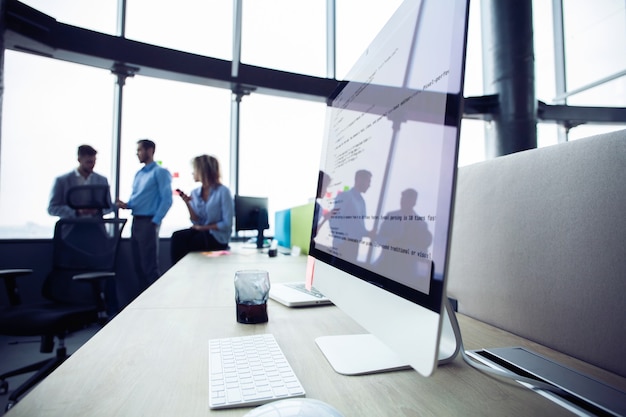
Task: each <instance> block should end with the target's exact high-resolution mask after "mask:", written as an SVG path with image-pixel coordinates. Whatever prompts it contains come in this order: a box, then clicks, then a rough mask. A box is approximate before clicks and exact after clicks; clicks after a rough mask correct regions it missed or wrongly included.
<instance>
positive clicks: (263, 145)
mask: <svg viewBox="0 0 626 417" xmlns="http://www.w3.org/2000/svg"><path fill="white" fill-rule="evenodd" d="M325 117H326V105H325V104H324V103H315V102H309V101H304V100H294V99H286V98H280V97H273V96H266V95H262V94H253V95H251V96H246V97H244V99H243V101H242V102H241V121H242V123H241V128H240V129H241V133H240V137H241V139H240V157H239V191H240V194H241V195H249V196H258V197H268V203H269V209H268V211H269V220H270V228H271V230H273V227H274V213H275V212H276V211H278V210H283V209H287V208H289V207H293V206H298V205H302V204H306V203H308V202H310V201H312V200H313V199H314V198H315V189H316V186H317V177H318V171H319V167H320V158H321V155H322V142H323V138H324V136H323V135H324V121H325ZM270 232H271V231H270Z"/></svg>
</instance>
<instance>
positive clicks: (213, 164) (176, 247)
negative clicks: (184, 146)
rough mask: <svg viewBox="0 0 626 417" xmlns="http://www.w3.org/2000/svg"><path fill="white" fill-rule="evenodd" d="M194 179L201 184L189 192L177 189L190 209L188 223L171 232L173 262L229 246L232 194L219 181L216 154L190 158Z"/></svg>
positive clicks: (232, 210) (232, 209) (232, 208)
mask: <svg viewBox="0 0 626 417" xmlns="http://www.w3.org/2000/svg"><path fill="white" fill-rule="evenodd" d="M192 166H193V179H194V181H196V182H201V183H202V185H201V186H200V187H198V188H195V189H193V190H192V191H191V193H190V194H189V195H187V194H185V193H184V192H182V191H181V190H176V191H177V192H178V195H179V196H180V198H181V199H182V200H183V202H184V203H185V205H186V206H187V209H188V210H189V219H190V220H191V224H192V225H191V227H190V228H189V229H184V230H178V231H176V232H174V233H173V234H172V240H171V248H170V249H171V257H172V264H175V263H176V262H178V261H179V260H181V259H182V258H183V257H184V256H185V255H186V254H187V253H189V252H193V251H213V250H224V249H228V243H229V242H230V236H231V233H232V225H233V212H234V207H233V198H232V195H231V193H230V190H229V189H228V187H226V186H225V185H223V184H222V183H221V181H220V177H221V175H220V167H219V162H218V160H217V158H215V157H214V156H210V155H200V156H196V157H195V158H194V159H193V160H192Z"/></svg>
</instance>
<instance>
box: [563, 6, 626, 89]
mask: <svg viewBox="0 0 626 417" xmlns="http://www.w3.org/2000/svg"><path fill="white" fill-rule="evenodd" d="M624 16H626V3H625V2H624V0H597V1H593V2H591V1H586V0H568V1H564V2H563V20H564V26H565V59H566V71H567V89H568V90H575V89H577V88H580V87H582V86H585V85H587V84H590V83H592V82H594V81H597V80H600V79H602V78H605V77H607V76H610V75H613V74H616V73H618V72H620V71H623V70H624V69H626V53H623V51H626V20H625V19H624ZM619 51H622V52H621V53H620V52H619Z"/></svg>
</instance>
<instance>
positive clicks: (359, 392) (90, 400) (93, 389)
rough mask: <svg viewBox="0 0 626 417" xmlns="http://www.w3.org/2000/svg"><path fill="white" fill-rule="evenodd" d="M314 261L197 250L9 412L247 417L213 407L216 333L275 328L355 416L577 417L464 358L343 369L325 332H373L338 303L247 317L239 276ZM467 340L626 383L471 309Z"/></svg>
mask: <svg viewBox="0 0 626 417" xmlns="http://www.w3.org/2000/svg"><path fill="white" fill-rule="evenodd" d="M305 262H306V258H305V257H288V256H282V255H281V256H279V257H276V258H269V257H268V256H267V255H263V254H259V253H257V252H256V251H255V250H250V251H246V250H241V251H240V253H233V254H231V255H226V256H222V257H218V258H210V257H207V256H203V255H201V254H190V255H188V256H187V257H185V258H184V259H183V260H182V261H181V262H179V263H178V264H177V265H176V266H175V267H173V268H172V269H171V270H169V271H168V272H167V273H166V274H164V275H163V277H161V278H160V279H159V280H158V281H157V282H156V283H155V284H154V285H153V286H152V287H150V288H149V289H148V290H146V292H144V293H143V294H142V295H140V296H139V297H138V298H137V299H136V300H135V301H134V302H133V303H132V304H130V305H129V306H128V307H127V308H126V309H124V311H122V312H121V313H120V314H119V315H118V316H117V317H116V318H115V319H114V320H112V321H111V322H110V323H109V324H107V325H106V326H105V327H104V328H103V329H102V330H101V331H99V332H98V333H97V334H96V335H95V336H94V337H93V338H92V339H91V340H89V341H88V342H87V343H86V344H85V345H84V346H83V347H81V348H80V349H79V350H78V351H77V352H76V353H75V354H74V355H72V357H70V358H69V359H68V360H67V361H66V362H65V363H64V364H63V365H62V366H61V367H59V368H58V369H57V370H56V371H55V372H54V373H53V374H52V375H50V376H49V377H48V378H47V379H46V380H44V381H43V382H42V383H41V384H39V385H38V386H37V387H36V388H35V389H34V390H33V391H32V392H31V393H30V394H28V395H27V396H26V397H25V398H24V399H23V400H22V401H20V402H19V403H18V404H17V405H16V406H15V407H14V408H13V409H12V410H10V411H9V413H8V414H7V416H9V417H17V416H28V417H32V416H77V417H85V416H90V417H96V416H106V417H111V416H125V417H127V416H133V417H136V416H151V417H153V416H168V417H171V416H181V417H182V416H184V417H194V416H207V415H222V416H241V415H243V414H245V413H246V412H248V411H249V410H250V409H249V408H240V409H231V410H219V411H211V410H210V409H209V405H208V380H207V376H208V372H207V369H208V361H207V358H208V352H207V351H208V343H207V341H208V340H209V339H210V338H217V337H229V336H236V335H248V334H256V333H266V332H269V333H273V334H274V335H275V336H276V339H277V341H278V343H279V344H280V346H281V347H282V349H283V351H284V352H285V355H286V356H287V358H288V359H289V361H290V362H291V365H292V366H293V368H294V370H295V372H296V374H297V375H298V377H299V378H300V380H301V382H302V384H303V386H304V387H305V389H306V391H307V396H308V397H309V398H317V399H320V400H323V401H326V402H328V403H330V404H332V405H334V406H335V407H336V408H337V409H339V410H340V411H341V412H342V413H343V414H344V415H345V416H346V417H349V416H393V417H398V416H416V415H420V416H429V415H432V416H453V415H463V416H485V415H497V416H502V415H507V416H515V415H520V416H521V415H523V416H529V415H550V416H557V415H569V413H568V412H567V411H566V410H565V409H563V408H561V407H559V406H557V405H555V404H554V403H552V402H550V401H548V400H546V399H545V398H543V397H541V396H540V395H538V394H536V393H533V392H531V391H530V390H527V389H525V388H522V387H521V386H519V385H517V384H514V383H507V382H502V381H500V380H497V379H494V378H492V377H489V376H487V375H484V374H482V373H480V372H478V371H476V370H474V369H472V368H471V367H469V366H468V365H466V364H465V363H464V362H463V361H462V360H461V359H460V358H457V359H456V360H455V361H454V362H453V363H451V364H448V365H445V366H443V367H440V368H439V369H438V370H437V371H436V372H435V374H434V375H433V376H432V377H430V378H423V377H421V376H420V375H419V374H418V373H417V372H414V371H400V372H392V373H385V374H376V375H367V376H356V377H355V376H353V377H350V376H344V375H339V374H337V373H335V372H334V371H333V370H332V368H331V367H330V365H329V364H328V363H327V362H326V359H325V358H324V357H323V355H322V353H321V352H320V351H319V350H318V348H317V346H316V344H315V342H314V339H315V338H316V337H318V336H322V335H329V334H348V333H361V332H362V329H361V328H360V326H358V325H357V324H356V323H355V322H354V321H353V320H352V319H350V318H349V317H347V316H346V315H345V314H344V313H342V312H341V311H340V310H339V309H338V308H336V307H334V306H329V307H328V306H327V307H315V308H307V309H289V308H286V307H283V306H282V305H280V304H277V303H275V302H273V301H270V304H269V306H268V312H269V322H268V323H266V324H259V325H245V324H238V323H237V322H236V320H235V305H234V287H233V277H234V273H235V271H236V270H238V269H244V268H262V269H267V270H268V271H269V272H270V279H271V280H272V281H274V282H278V281H293V280H300V279H303V277H304V271H305ZM459 321H460V324H461V329H462V332H463V336H464V341H465V345H466V348H468V349H473V348H479V347H490V346H491V347H493V346H510V345H522V346H527V347H529V348H531V349H533V350H535V351H537V352H539V353H542V354H544V355H546V356H549V357H552V358H554V359H556V360H559V361H561V362H564V363H566V364H568V365H570V366H574V367H577V368H578V369H581V370H583V371H585V372H590V373H591V372H594V373H595V375H596V376H599V377H602V378H605V379H606V380H607V381H608V382H610V383H613V384H614V385H616V386H618V387H620V388H621V389H624V388H625V387H626V382H625V381H624V379H623V378H619V377H616V376H614V375H612V374H609V373H606V372H602V371H600V370H597V369H595V368H592V367H590V366H588V365H585V364H583V363H582V362H578V361H575V360H573V359H571V358H567V357H565V356H563V355H560V354H558V353H556V352H554V351H551V350H549V349H546V348H543V347H541V346H539V345H536V344H534V343H531V342H528V341H525V340H524V339H521V338H519V337H516V336H513V335H511V334H509V333H506V332H503V331H501V330H498V329H496V328H493V327H491V326H488V325H485V324H483V323H480V322H477V321H475V320H472V319H470V318H468V317H464V316H460V317H459Z"/></svg>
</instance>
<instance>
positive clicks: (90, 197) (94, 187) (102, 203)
mask: <svg viewBox="0 0 626 417" xmlns="http://www.w3.org/2000/svg"><path fill="white" fill-rule="evenodd" d="M65 200H66V202H67V205H68V206H70V207H72V208H73V209H74V210H78V209H81V208H92V209H96V210H97V211H98V212H97V214H96V215H97V216H102V213H103V211H104V210H106V209H108V208H112V206H113V203H112V202H111V193H110V189H109V186H108V185H107V184H88V185H79V186H77V187H72V188H70V189H69V190H68V191H67V195H66V196H65Z"/></svg>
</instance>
